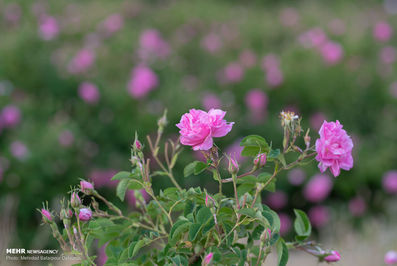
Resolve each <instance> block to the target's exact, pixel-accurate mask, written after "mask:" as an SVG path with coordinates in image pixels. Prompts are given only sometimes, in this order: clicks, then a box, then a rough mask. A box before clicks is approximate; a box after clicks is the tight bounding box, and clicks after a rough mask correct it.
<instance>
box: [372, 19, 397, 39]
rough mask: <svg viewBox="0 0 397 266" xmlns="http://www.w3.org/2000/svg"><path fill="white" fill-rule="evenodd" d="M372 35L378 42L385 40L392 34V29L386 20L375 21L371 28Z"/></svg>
mask: <svg viewBox="0 0 397 266" xmlns="http://www.w3.org/2000/svg"><path fill="white" fill-rule="evenodd" d="M373 35H374V38H375V40H377V41H379V42H386V41H388V40H389V39H390V38H391V36H392V35H393V29H392V27H391V26H390V25H389V24H388V23H387V22H385V21H380V22H378V23H376V25H375V27H374V30H373Z"/></svg>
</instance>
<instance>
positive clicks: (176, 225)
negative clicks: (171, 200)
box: [169, 220, 189, 239]
mask: <svg viewBox="0 0 397 266" xmlns="http://www.w3.org/2000/svg"><path fill="white" fill-rule="evenodd" d="M186 223H189V221H188V220H179V221H177V222H176V223H174V225H173V226H172V228H171V231H170V235H169V237H170V239H172V238H173V237H174V233H175V231H176V229H178V227H180V226H181V225H184V224H186Z"/></svg>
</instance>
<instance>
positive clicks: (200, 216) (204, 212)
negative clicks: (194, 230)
mask: <svg viewBox="0 0 397 266" xmlns="http://www.w3.org/2000/svg"><path fill="white" fill-rule="evenodd" d="M211 217H212V213H211V210H210V209H209V208H207V207H203V208H201V209H200V210H199V211H198V213H197V222H198V223H200V224H205V223H207V222H208V220H209V219H210V218H211Z"/></svg>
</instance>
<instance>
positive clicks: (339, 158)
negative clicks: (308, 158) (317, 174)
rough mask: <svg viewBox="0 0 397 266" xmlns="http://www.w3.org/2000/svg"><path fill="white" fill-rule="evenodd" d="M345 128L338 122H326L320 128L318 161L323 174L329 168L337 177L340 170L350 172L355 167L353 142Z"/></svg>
mask: <svg viewBox="0 0 397 266" xmlns="http://www.w3.org/2000/svg"><path fill="white" fill-rule="evenodd" d="M342 128H343V126H342V125H341V124H340V123H339V121H338V120H336V122H327V121H324V123H323V125H322V126H321V128H320V131H319V134H320V138H319V139H317V140H316V152H317V156H316V160H317V161H318V162H319V164H318V167H319V169H320V171H321V172H322V173H323V172H325V170H327V168H328V167H329V168H330V170H331V172H332V174H333V175H334V176H335V177H337V176H338V175H339V174H340V169H341V168H342V169H343V170H350V169H351V168H352V167H353V156H352V149H353V142H352V139H351V138H350V136H349V135H347V133H346V131H345V130H344V129H342Z"/></svg>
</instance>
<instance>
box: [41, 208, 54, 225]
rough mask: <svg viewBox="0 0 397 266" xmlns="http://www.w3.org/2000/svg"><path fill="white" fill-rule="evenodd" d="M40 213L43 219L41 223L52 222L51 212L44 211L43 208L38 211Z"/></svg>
mask: <svg viewBox="0 0 397 266" xmlns="http://www.w3.org/2000/svg"><path fill="white" fill-rule="evenodd" d="M40 212H41V215H42V217H43V222H45V223H48V222H51V221H52V215H51V212H50V211H49V210H46V209H44V208H43V209H41V210H40Z"/></svg>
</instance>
